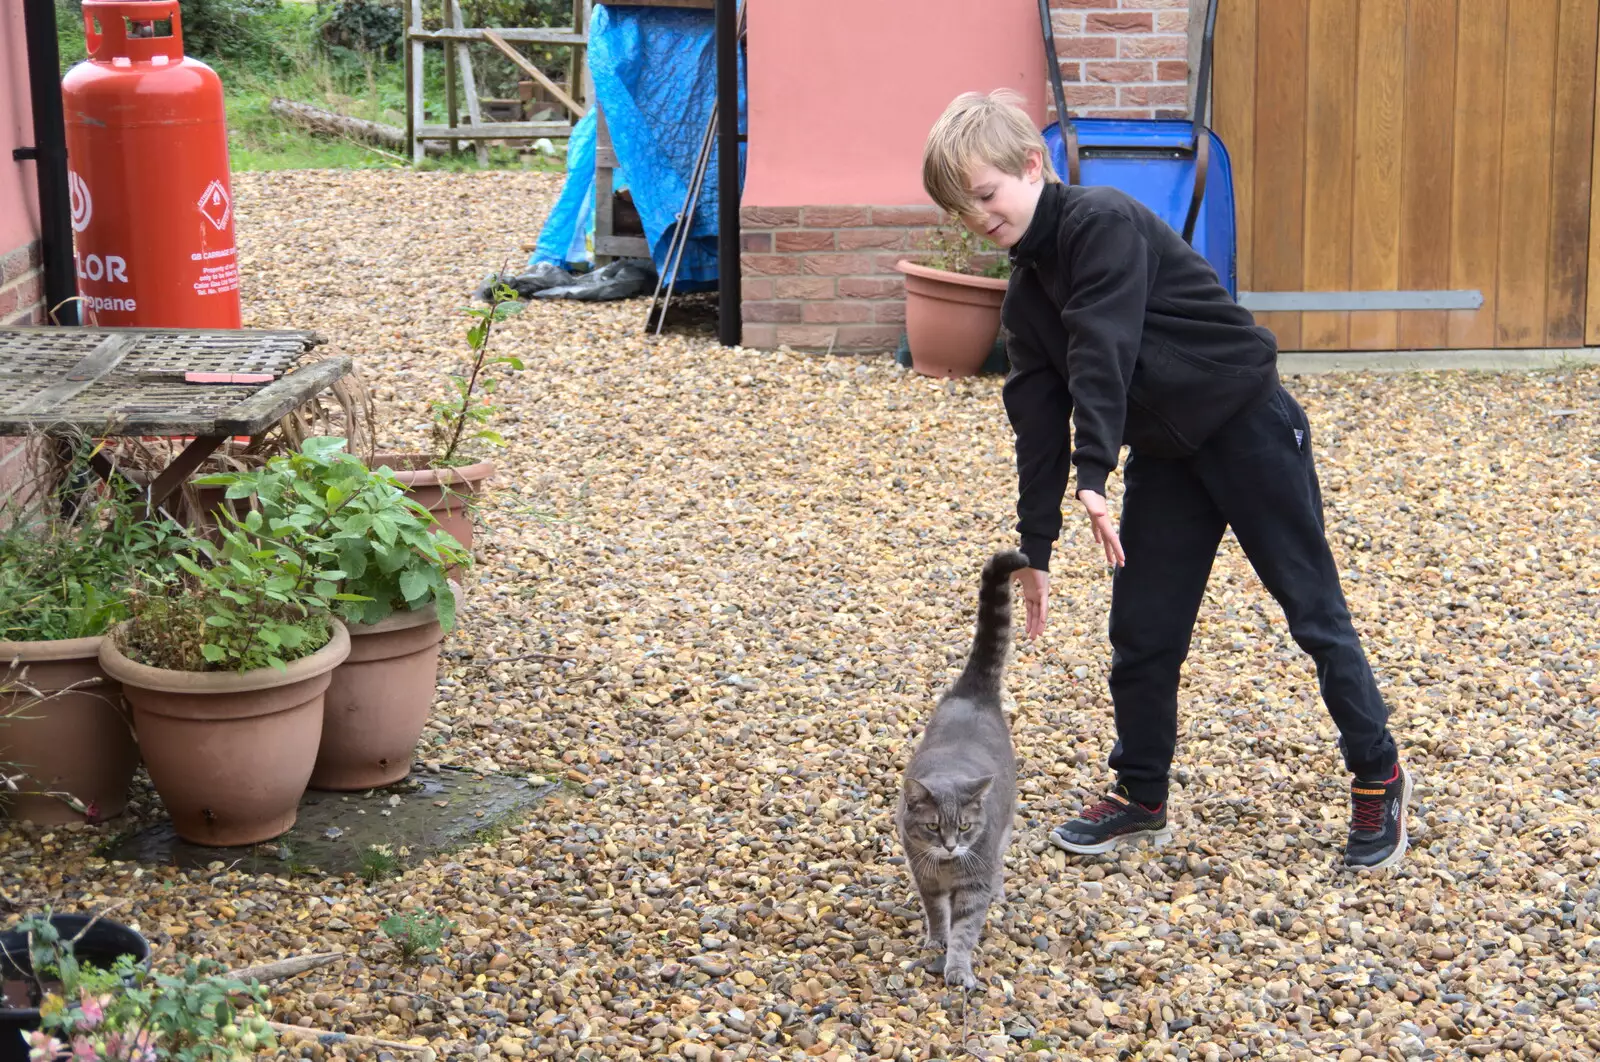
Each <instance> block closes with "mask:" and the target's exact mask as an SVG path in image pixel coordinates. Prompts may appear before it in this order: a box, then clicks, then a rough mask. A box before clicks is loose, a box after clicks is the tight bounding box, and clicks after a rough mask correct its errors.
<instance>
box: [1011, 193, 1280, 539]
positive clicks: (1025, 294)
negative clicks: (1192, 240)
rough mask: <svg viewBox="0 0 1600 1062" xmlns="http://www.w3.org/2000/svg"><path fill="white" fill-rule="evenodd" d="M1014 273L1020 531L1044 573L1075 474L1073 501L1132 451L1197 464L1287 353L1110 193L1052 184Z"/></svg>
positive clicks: (1017, 254)
mask: <svg viewBox="0 0 1600 1062" xmlns="http://www.w3.org/2000/svg"><path fill="white" fill-rule="evenodd" d="M1011 262H1012V273H1011V283H1010V286H1009V288H1008V290H1007V292H1006V299H1005V307H1004V309H1003V310H1002V312H1001V320H1002V323H1003V326H1004V329H1005V332H1006V351H1007V354H1008V355H1009V357H1010V361H1011V370H1010V375H1009V376H1008V377H1007V379H1006V383H1005V390H1004V395H1005V405H1006V413H1007V415H1008V416H1009V417H1010V419H1011V424H1012V428H1013V430H1014V431H1015V433H1016V446H1017V479H1018V498H1017V517H1018V522H1017V531H1018V532H1019V533H1020V534H1021V536H1022V552H1023V553H1025V554H1026V555H1027V557H1028V560H1029V562H1030V563H1031V564H1032V565H1033V567H1035V568H1039V569H1042V570H1049V565H1050V549H1051V545H1052V544H1053V543H1054V542H1055V540H1056V537H1057V536H1058V535H1059V534H1060V532H1061V502H1062V499H1063V497H1064V496H1065V493H1066V488H1067V479H1068V474H1069V470H1070V467H1069V465H1070V466H1076V468H1077V473H1078V481H1077V490H1079V491H1084V490H1092V491H1095V492H1096V493H1099V494H1104V493H1105V485H1106V477H1107V476H1108V475H1109V474H1110V472H1111V470H1112V469H1113V468H1115V467H1116V465H1117V459H1118V457H1119V455H1120V454H1121V452H1122V445H1123V444H1124V443H1126V444H1127V445H1129V446H1130V447H1132V448H1133V450H1134V451H1135V452H1137V453H1141V454H1144V453H1148V454H1150V455H1151V456H1155V457H1186V456H1189V455H1190V454H1193V453H1194V452H1195V451H1196V450H1197V449H1198V448H1199V447H1200V446H1201V445H1202V444H1203V443H1204V442H1205V441H1206V439H1207V438H1209V437H1210V436H1211V434H1212V433H1213V432H1215V431H1216V430H1217V429H1218V428H1219V427H1221V426H1222V425H1223V424H1224V423H1226V422H1227V421H1228V420H1229V419H1231V418H1232V417H1234V416H1236V415H1237V414H1239V413H1240V412H1242V411H1244V410H1246V409H1250V408H1253V407H1254V406H1256V405H1258V404H1260V403H1261V402H1264V401H1266V400H1267V399H1268V398H1270V397H1271V396H1272V395H1273V394H1274V393H1275V392H1276V390H1277V387H1278V369H1277V360H1278V348H1277V342H1276V340H1275V339H1274V337H1273V335H1272V333H1271V332H1270V331H1269V330H1267V329H1266V328H1263V327H1261V326H1260V325H1258V324H1256V323H1255V318H1254V317H1252V316H1251V314H1250V311H1248V310H1246V309H1245V308H1244V307H1242V306H1240V305H1239V304H1238V303H1237V302H1235V301H1234V300H1233V299H1232V298H1231V297H1230V296H1229V295H1228V291H1227V289H1226V288H1224V287H1223V286H1222V284H1221V282H1220V281H1218V279H1217V274H1216V271H1215V270H1213V269H1212V268H1211V264H1210V263H1209V262H1208V261H1206V259H1205V257H1204V256H1203V255H1201V254H1200V253H1199V252H1198V251H1196V250H1195V249H1194V248H1192V247H1190V246H1189V245H1188V244H1187V243H1185V242H1184V241H1183V237H1181V236H1180V235H1179V234H1178V233H1177V232H1176V231H1174V230H1173V229H1172V227H1171V226H1169V225H1168V224H1167V223H1166V222H1164V221H1162V220H1161V219H1160V218H1159V217H1157V216H1156V215H1155V214H1154V213H1152V212H1151V211H1150V210H1149V209H1147V208H1146V207H1145V206H1144V205H1143V204H1142V203H1140V202H1139V201H1138V200H1136V199H1134V198H1133V197H1131V196H1129V195H1127V194H1125V193H1123V192H1120V191H1118V190H1116V189H1114V188H1105V187H1083V186H1071V187H1069V186H1066V185H1062V184H1057V183H1053V182H1051V183H1047V184H1046V185H1045V186H1044V189H1043V191H1042V192H1041V194H1040V197H1039V205H1038V208H1037V209H1036V211H1035V212H1034V215H1033V220H1032V222H1031V223H1030V224H1029V226H1028V231H1027V232H1026V233H1024V235H1023V237H1022V239H1021V240H1020V241H1018V243H1017V245H1016V246H1015V247H1013V248H1012V250H1011ZM1073 428H1075V429H1076V435H1077V438H1076V442H1077V445H1076V446H1073V436H1072V429H1073ZM1075 493H1076V492H1075Z"/></svg>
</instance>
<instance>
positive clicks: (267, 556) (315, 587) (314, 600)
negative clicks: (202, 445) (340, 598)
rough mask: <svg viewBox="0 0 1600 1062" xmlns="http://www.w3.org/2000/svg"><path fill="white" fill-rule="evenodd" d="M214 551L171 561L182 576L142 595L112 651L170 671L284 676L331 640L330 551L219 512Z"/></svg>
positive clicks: (333, 587)
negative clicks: (221, 523)
mask: <svg viewBox="0 0 1600 1062" xmlns="http://www.w3.org/2000/svg"><path fill="white" fill-rule="evenodd" d="M221 515H222V517H223V518H224V519H225V520H226V521H227V522H228V523H229V524H231V525H232V526H231V527H221V528H219V529H218V534H219V535H220V536H221V538H222V544H221V545H220V546H216V545H213V544H212V543H210V542H204V541H202V542H196V543H195V544H194V549H193V551H191V552H189V553H180V554H178V555H177V556H176V557H175V558H174V560H175V561H176V562H177V564H178V567H179V568H181V569H182V570H183V571H182V575H181V576H179V577H178V578H177V579H175V580H172V581H171V582H170V583H169V584H168V585H157V586H155V587H150V588H146V589H144V590H141V592H140V593H138V594H137V595H136V596H135V597H134V598H133V604H132V609H131V613H132V615H131V617H130V622H129V624H128V626H127V627H126V628H124V629H123V630H122V632H121V634H120V635H119V639H118V648H120V649H121V650H122V651H123V652H124V653H125V654H127V655H128V656H129V657H130V658H131V659H134V660H137V661H139V662H140V663H142V664H148V665H149V666H151V667H159V668H165V669H166V670H168V671H238V672H241V673H242V672H245V671H254V670H257V669H259V668H264V667H274V668H277V669H279V670H280V671H281V670H283V669H284V668H285V667H286V666H287V665H288V664H289V662H290V661H293V660H298V659H300V658H301V657H305V656H310V655H311V654H312V653H314V652H316V651H317V650H318V649H321V648H322V647H323V646H325V645H327V644H328V639H329V638H330V637H332V631H333V628H332V625H331V623H330V619H329V609H330V607H331V604H332V602H333V599H334V597H335V594H336V593H337V590H338V584H337V580H339V579H342V578H344V573H343V572H341V571H336V570H331V569H324V568H323V567H322V564H323V563H325V562H327V561H330V560H331V559H332V558H331V549H330V548H328V547H327V546H326V544H324V543H318V542H315V541H306V540H305V539H304V538H303V537H302V536H300V535H299V534H297V533H296V531H295V529H293V528H286V527H281V526H277V525H273V526H268V524H267V522H266V520H264V519H263V518H262V516H261V514H260V513H259V512H255V511H251V512H250V513H248V514H247V515H246V516H245V518H244V519H243V520H240V519H239V518H238V517H236V516H234V515H233V514H232V513H230V512H227V511H225V510H224V511H222V513H221Z"/></svg>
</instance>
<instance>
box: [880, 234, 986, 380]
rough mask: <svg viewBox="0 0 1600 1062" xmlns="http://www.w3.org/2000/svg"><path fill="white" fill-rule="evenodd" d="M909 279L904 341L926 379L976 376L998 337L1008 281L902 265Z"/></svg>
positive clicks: (901, 262)
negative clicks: (1001, 307) (930, 377)
mask: <svg viewBox="0 0 1600 1062" xmlns="http://www.w3.org/2000/svg"><path fill="white" fill-rule="evenodd" d="M895 268H896V269H898V270H900V272H902V273H904V274H905V278H906V342H907V344H908V345H909V346H910V348H911V367H912V368H913V369H915V370H916V371H917V372H920V373H922V374H923V375H924V376H935V377H940V378H950V377H959V376H976V375H977V374H978V371H979V370H980V369H982V368H983V363H984V362H985V361H986V360H988V357H989V352H990V351H991V350H993V349H994V341H995V338H996V337H997V336H998V335H999V334H1000V305H1001V303H1003V302H1004V301H1005V297H1006V288H1007V287H1008V286H1009V284H1010V282H1009V281H1007V280H1002V279H1000V278H997V277H974V276H968V275H966V274H965V273H951V272H948V271H947V270H943V269H933V268H931V267H929V266H924V265H917V264H916V263H915V262H907V261H904V260H902V261H900V262H897V263H896V264H895Z"/></svg>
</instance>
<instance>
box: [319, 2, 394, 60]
mask: <svg viewBox="0 0 1600 1062" xmlns="http://www.w3.org/2000/svg"><path fill="white" fill-rule="evenodd" d="M405 25H406V23H405V16H404V15H403V14H402V13H401V11H400V8H399V7H398V6H397V5H395V4H393V3H384V2H383V0H336V2H335V3H333V4H331V5H329V6H328V7H327V10H326V13H325V14H324V16H323V21H322V26H321V30H320V33H321V37H322V41H323V44H324V45H325V46H327V47H331V48H344V49H348V50H349V51H352V52H365V53H368V54H370V55H375V56H378V57H381V58H383V59H386V60H390V61H393V60H394V59H395V57H396V56H397V55H398V53H399V49H400V42H401V40H402V39H403V38H404V36H405Z"/></svg>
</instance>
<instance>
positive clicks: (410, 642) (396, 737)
mask: <svg viewBox="0 0 1600 1062" xmlns="http://www.w3.org/2000/svg"><path fill="white" fill-rule="evenodd" d="M443 640H444V631H443V630H442V629H441V628H440V627H439V617H438V614H437V612H436V611H435V610H434V606H433V605H431V604H430V605H427V606H426V607H424V608H420V609H417V610H416V611H413V612H396V613H395V614H394V615H392V616H390V617H389V618H388V619H386V620H382V621H381V622H378V623H374V624H370V625H369V624H365V623H353V624H351V625H350V655H349V657H347V658H346V659H345V662H344V663H342V664H340V665H339V666H338V667H337V668H335V669H334V672H333V681H332V682H331V683H330V684H329V685H328V693H327V699H326V700H327V707H326V708H325V709H324V710H323V715H322V748H321V750H320V751H319V752H318V753H317V766H316V770H314V771H313V772H312V774H311V788H313V789H335V790H355V789H375V788H377V787H379V786H385V785H392V784H394V783H395V782H398V781H400V779H402V778H404V777H405V776H406V775H408V774H410V773H411V758H412V755H413V754H414V753H415V752H416V749H417V739H418V738H419V737H421V736H422V728H423V726H424V725H425V724H426V723H427V721H428V713H429V712H430V711H431V710H432V709H433V699H434V693H435V689H436V686H437V684H438V677H439V643H440V642H441V641H443Z"/></svg>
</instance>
